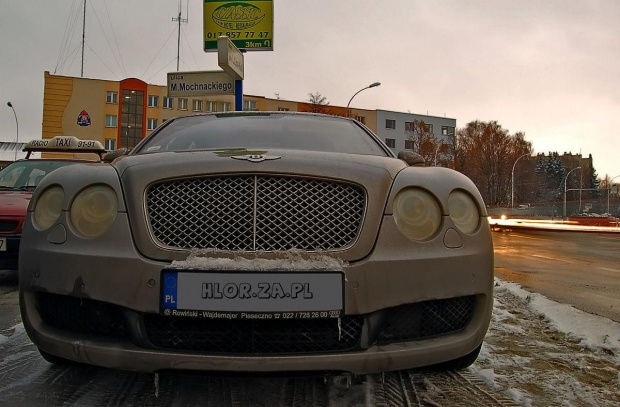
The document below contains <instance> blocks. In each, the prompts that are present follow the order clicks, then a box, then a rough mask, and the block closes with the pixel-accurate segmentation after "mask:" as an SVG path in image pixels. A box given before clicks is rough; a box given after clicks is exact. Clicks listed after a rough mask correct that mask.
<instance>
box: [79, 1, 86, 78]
mask: <svg viewBox="0 0 620 407" xmlns="http://www.w3.org/2000/svg"><path fill="white" fill-rule="evenodd" d="M85 42H86V0H84V19H83V20H82V71H81V73H80V77H81V78H83V77H84V43H85Z"/></svg>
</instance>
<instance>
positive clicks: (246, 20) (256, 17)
mask: <svg viewBox="0 0 620 407" xmlns="http://www.w3.org/2000/svg"><path fill="white" fill-rule="evenodd" d="M223 35H225V36H227V37H228V38H230V40H231V41H232V42H233V44H235V46H236V47H237V48H239V49H243V50H246V51H273V0H248V1H239V0H237V1H221V0H204V44H205V46H204V50H205V52H211V51H213V52H215V51H217V39H218V38H219V37H220V36H223Z"/></svg>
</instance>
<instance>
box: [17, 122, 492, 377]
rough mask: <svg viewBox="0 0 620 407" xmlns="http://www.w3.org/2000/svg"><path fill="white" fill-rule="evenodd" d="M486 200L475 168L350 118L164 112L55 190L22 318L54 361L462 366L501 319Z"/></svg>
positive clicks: (24, 290)
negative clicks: (496, 312)
mask: <svg viewBox="0 0 620 407" xmlns="http://www.w3.org/2000/svg"><path fill="white" fill-rule="evenodd" d="M409 155H410V156H411V155H413V156H415V154H412V153H410V154H409ZM403 157H404V158H405V159H407V160H408V161H409V162H411V163H412V164H415V163H418V164H419V163H420V161H419V160H416V159H413V160H409V158H408V156H407V155H404V156H403ZM414 158H415V157H414ZM417 158H418V159H419V156H418V157H417ZM484 208H485V206H484V203H483V201H482V199H481V196H480V194H479V192H478V191H477V189H476V187H475V186H474V184H473V183H472V182H471V181H470V180H469V179H468V178H467V177H465V176H463V175H462V174H460V173H458V172H456V171H453V170H450V169H447V168H441V167H422V166H409V165H408V164H407V163H406V162H404V161H403V160H401V159H398V158H397V157H395V156H394V155H393V154H392V153H391V152H390V150H389V149H388V148H387V147H386V146H385V145H384V144H383V143H382V142H381V140H379V139H378V138H377V137H376V136H375V135H374V134H373V133H372V132H371V131H370V130H369V129H368V128H366V127H365V126H364V125H363V124H361V123H359V122H357V121H355V120H352V119H348V118H342V117H335V116H325V115H318V114H302V113H288V112H229V113H219V114H203V115H195V116H188V117H181V118H176V119H171V120H169V121H167V122H166V123H164V124H163V125H162V126H160V127H159V128H158V129H157V130H155V131H154V132H153V133H152V134H151V135H149V136H148V137H146V138H145V139H144V140H142V141H141V142H140V143H139V144H138V145H137V146H135V147H134V149H133V150H132V151H131V152H130V153H129V154H127V155H122V156H121V157H118V158H116V159H115V160H114V161H112V162H111V163H109V164H105V163H104V164H77V165H72V166H70V167H64V168H60V169H58V170H56V171H54V172H53V173H52V174H50V175H49V176H47V177H46V178H45V179H43V181H42V182H41V184H40V185H39V188H38V189H37V190H36V192H35V194H34V196H33V199H32V200H31V202H30V206H29V207H28V211H29V216H28V217H27V220H26V224H25V227H24V236H23V239H24V245H23V247H22V251H21V255H20V265H19V278H20V304H21V312H22V319H23V322H24V326H25V328H26V331H27V333H28V335H29V336H30V338H31V339H32V341H33V342H34V344H35V345H36V346H37V347H38V348H39V350H40V352H41V354H42V355H43V356H44V357H45V359H47V360H48V361H50V362H53V363H65V362H68V361H72V362H82V363H88V364H93V365H99V366H105V367H109V368H118V369H127V370H137V371H145V372H155V371H158V370H161V369H190V370H192V369H194V370H212V371H234V372H238V371H246V372H265V371H321V372H324V371H348V372H352V373H355V374H363V373H371V372H382V371H390V370H397V369H405V368H412V367H418V366H426V365H436V364H440V365H441V366H443V367H445V368H451V369H452V368H462V367H465V366H468V365H470V364H471V363H473V362H474V360H475V359H476V357H477V355H478V352H479V350H480V347H481V344H482V341H483V339H484V336H485V333H486V331H487V328H488V325H489V321H490V318H491V311H492V301H493V298H492V287H493V248H492V241H491V235H490V230H489V224H488V220H487V218H486V211H485V209H484Z"/></svg>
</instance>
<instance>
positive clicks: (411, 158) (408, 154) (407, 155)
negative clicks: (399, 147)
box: [398, 150, 426, 167]
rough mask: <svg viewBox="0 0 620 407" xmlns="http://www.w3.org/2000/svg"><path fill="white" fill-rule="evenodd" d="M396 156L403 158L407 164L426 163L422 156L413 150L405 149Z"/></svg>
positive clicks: (416, 165) (418, 164)
mask: <svg viewBox="0 0 620 407" xmlns="http://www.w3.org/2000/svg"><path fill="white" fill-rule="evenodd" d="M398 158H399V159H401V160H403V161H404V162H406V163H407V165H409V166H415V167H424V166H425V165H426V164H425V162H424V158H423V157H422V156H421V155H420V154H418V153H414V152H413V151H409V150H405V151H401V152H400V153H398Z"/></svg>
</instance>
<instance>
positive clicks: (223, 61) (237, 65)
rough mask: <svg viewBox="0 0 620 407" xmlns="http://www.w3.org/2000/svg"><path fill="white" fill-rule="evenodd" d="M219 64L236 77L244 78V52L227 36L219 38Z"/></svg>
mask: <svg viewBox="0 0 620 407" xmlns="http://www.w3.org/2000/svg"><path fill="white" fill-rule="evenodd" d="M217 64H218V65H219V66H220V68H222V69H223V70H224V71H225V72H226V73H227V74H228V75H230V76H231V77H233V78H234V79H238V80H242V79H243V54H242V53H241V51H239V49H238V48H237V47H235V44H233V42H232V41H231V40H230V38H228V37H226V36H222V37H220V38H218V39H217Z"/></svg>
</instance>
